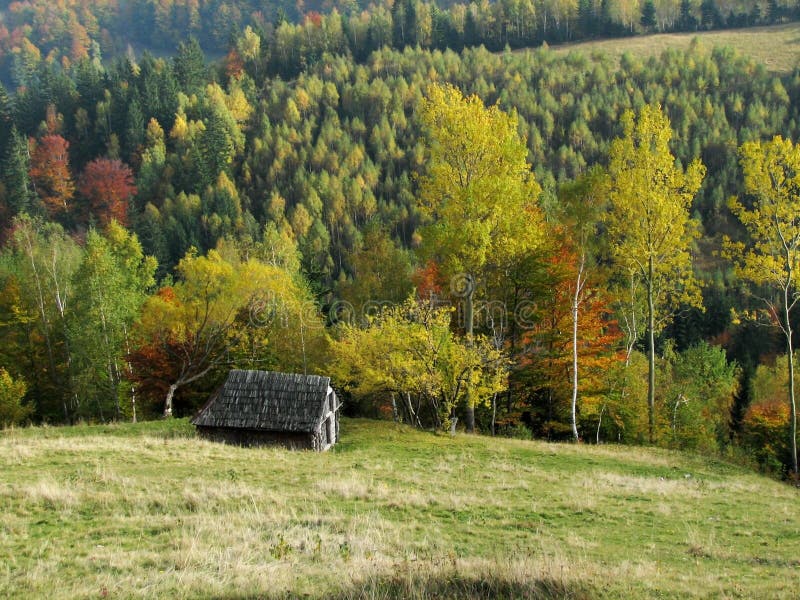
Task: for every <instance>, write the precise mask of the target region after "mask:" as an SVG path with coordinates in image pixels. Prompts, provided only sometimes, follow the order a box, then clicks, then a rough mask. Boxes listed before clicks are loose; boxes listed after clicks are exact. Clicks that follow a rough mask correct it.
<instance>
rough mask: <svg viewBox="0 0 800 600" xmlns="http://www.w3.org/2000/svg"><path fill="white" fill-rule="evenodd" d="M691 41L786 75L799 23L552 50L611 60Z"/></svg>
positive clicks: (797, 55) (798, 49) (799, 41)
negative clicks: (729, 51)
mask: <svg viewBox="0 0 800 600" xmlns="http://www.w3.org/2000/svg"><path fill="white" fill-rule="evenodd" d="M694 38H698V39H699V40H700V41H701V42H702V43H703V45H704V46H706V47H708V48H713V47H714V46H729V47H731V48H734V49H735V50H737V51H739V52H740V53H741V54H744V55H746V56H750V57H752V58H754V59H755V60H757V61H759V62H762V63H764V65H765V66H766V67H767V69H768V70H769V71H771V72H773V73H775V74H779V75H784V74H787V73H790V72H791V71H792V70H793V69H794V67H795V66H797V64H798V60H800V23H788V24H785V25H775V26H772V27H751V28H748V29H729V30H721V31H706V32H697V33H663V34H657V35H643V36H635V37H630V38H621V39H610V40H600V41H592V42H581V43H576V44H564V45H559V46H553V47H552V49H553V51H555V52H558V53H567V52H571V51H573V50H574V51H577V52H582V53H585V54H591V53H593V52H601V53H604V54H608V55H609V56H611V57H613V58H614V59H615V60H619V58H620V57H621V56H622V55H623V54H624V53H625V52H630V53H632V54H634V55H638V56H642V57H645V58H647V57H650V56H660V55H661V54H662V53H663V52H664V51H665V50H668V49H679V50H680V49H685V48H688V47H689V44H690V43H691V42H692V40H693V39H694Z"/></svg>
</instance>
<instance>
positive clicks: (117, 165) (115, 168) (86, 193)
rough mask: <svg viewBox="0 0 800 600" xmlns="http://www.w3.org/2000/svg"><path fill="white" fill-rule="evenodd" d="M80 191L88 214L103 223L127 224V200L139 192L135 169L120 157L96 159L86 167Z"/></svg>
mask: <svg viewBox="0 0 800 600" xmlns="http://www.w3.org/2000/svg"><path fill="white" fill-rule="evenodd" d="M79 191H80V194H81V196H82V197H83V198H84V199H85V200H86V203H87V206H88V210H89V214H90V215H92V216H94V218H95V219H97V221H98V222H99V223H100V225H103V226H104V225H106V224H108V223H109V222H110V221H111V220H116V221H118V222H119V223H121V224H123V225H126V224H127V222H128V203H129V202H130V199H131V198H132V197H133V196H134V195H135V194H136V186H135V185H134V183H133V172H132V171H131V169H130V167H129V166H128V165H126V164H125V163H123V162H122V161H120V160H117V159H109V158H96V159H94V160H93V161H92V162H90V163H89V164H87V165H86V168H85V169H84V171H83V175H82V176H81V180H80V187H79Z"/></svg>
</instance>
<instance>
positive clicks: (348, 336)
mask: <svg viewBox="0 0 800 600" xmlns="http://www.w3.org/2000/svg"><path fill="white" fill-rule="evenodd" d="M450 313H451V310H450V309H447V308H437V307H434V306H431V305H428V304H426V303H422V302H418V301H417V300H415V299H410V300H407V301H406V302H404V303H403V304H401V305H397V306H391V307H387V308H385V309H384V310H382V311H381V312H380V313H378V314H376V315H374V316H373V317H372V318H371V319H370V321H369V324H368V326H367V327H366V328H362V327H360V326H359V325H357V324H355V325H354V324H348V323H342V324H340V326H339V331H338V338H339V339H338V341H337V342H336V343H334V344H333V348H332V350H333V354H334V356H335V360H334V361H331V365H330V369H331V371H332V374H333V375H334V377H335V378H336V380H337V381H338V382H339V383H340V384H341V385H343V387H344V388H345V389H347V390H348V391H349V392H351V393H352V394H353V395H354V396H356V397H359V396H366V397H370V398H374V397H375V396H380V395H381V394H389V395H390V396H391V398H392V409H393V412H394V413H395V416H396V417H397V416H398V415H399V414H400V413H402V414H404V415H405V418H406V420H407V421H409V422H411V423H412V424H413V425H416V426H422V421H421V416H420V414H419V412H420V411H419V406H420V405H421V404H422V403H425V404H426V405H427V406H428V408H429V409H430V410H429V413H430V414H431V415H432V416H433V418H434V421H435V424H436V425H437V426H442V425H444V426H454V425H455V421H456V419H455V410H456V407H457V406H458V405H459V404H461V403H462V402H464V401H465V400H466V395H467V393H468V392H469V391H470V390H471V391H472V393H474V394H475V395H476V396H478V397H490V396H492V395H493V394H496V393H499V392H501V391H503V390H505V389H506V387H507V384H508V359H507V358H506V356H505V354H504V353H503V352H502V351H500V350H497V349H496V348H494V346H493V345H492V343H491V342H490V341H489V340H488V339H487V338H485V337H483V336H476V337H475V338H474V339H473V340H471V341H469V343H468V342H467V341H465V340H464V339H463V338H461V337H459V336H457V335H455V334H454V333H453V331H452V328H451V327H450V316H451V315H450ZM397 395H399V396H400V401H401V402H400V405H398V404H397V401H396V398H397ZM415 399H416V406H417V408H415V402H414V400H415Z"/></svg>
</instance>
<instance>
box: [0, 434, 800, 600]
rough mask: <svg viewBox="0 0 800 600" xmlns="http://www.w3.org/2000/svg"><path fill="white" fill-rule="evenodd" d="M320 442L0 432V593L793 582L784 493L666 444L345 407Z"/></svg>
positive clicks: (281, 592)
mask: <svg viewBox="0 0 800 600" xmlns="http://www.w3.org/2000/svg"><path fill="white" fill-rule="evenodd" d="M342 435H343V440H342V442H341V443H340V444H339V445H338V446H337V447H336V448H335V449H334V450H333V451H331V452H328V453H325V454H314V453H308V452H289V451H284V450H280V449H274V448H269V449H263V448H262V449H244V448H236V447H230V446H224V445H219V444H214V443H211V442H206V441H201V440H198V439H195V438H194V437H193V431H192V428H191V426H190V425H188V424H187V423H186V421H174V422H171V423H167V422H159V423H146V424H141V425H135V426H134V425H117V426H81V427H73V428H43V429H42V428H35V429H21V430H14V431H8V432H4V433H3V434H2V435H0V463H2V469H3V477H2V479H1V480H0V503H2V508H3V510H2V516H0V597H12V598H22V597H47V598H74V597H86V598H98V597H105V596H108V597H114V598H118V597H147V598H151V597H191V598H194V597H206V598H249V597H265V598H272V597H275V598H282V597H296V596H306V595H307V597H312V598H329V597H340V598H394V597H416V598H435V597H438V598H441V597H463V598H478V597H487V598H488V597H504V598H510V597H520V598H538V597H545V598H549V597H558V598H561V597H572V598H595V597H615V598H636V597H642V598H644V597H708V598H717V597H729V598H755V597H787V598H788V597H796V594H797V590H798V589H799V588H800V519H798V506H799V503H798V492H797V490H795V489H793V488H791V487H789V486H786V485H783V484H780V483H778V482H775V481H772V480H769V479H766V478H763V477H760V476H758V475H756V474H754V473H751V472H748V471H746V470H742V469H739V468H737V467H733V466H731V465H728V464H726V463H723V462H718V461H713V460H708V459H705V458H702V457H698V456H692V455H684V454H679V453H673V452H669V451H663V450H654V449H644V448H626V447H616V446H601V447H591V446H578V447H576V446H572V445H556V444H547V443H541V442H523V441H516V440H500V439H492V438H488V437H479V436H466V435H459V436H456V437H455V438H450V437H449V436H446V435H434V434H431V433H424V432H418V431H414V430H411V429H408V428H405V427H401V426H396V425H394V424H391V423H382V422H372V421H361V420H345V421H344V422H343V424H342Z"/></svg>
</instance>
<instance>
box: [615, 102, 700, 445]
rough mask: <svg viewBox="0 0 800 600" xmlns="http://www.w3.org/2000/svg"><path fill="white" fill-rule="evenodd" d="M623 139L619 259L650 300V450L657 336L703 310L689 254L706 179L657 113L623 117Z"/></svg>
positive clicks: (618, 180) (649, 110)
mask: <svg viewBox="0 0 800 600" xmlns="http://www.w3.org/2000/svg"><path fill="white" fill-rule="evenodd" d="M622 126H623V131H624V134H623V137H621V138H618V139H616V140H614V141H613V142H612V143H611V149H610V161H609V176H610V181H611V188H610V194H609V199H610V201H611V207H612V209H611V215H610V218H609V222H608V233H609V239H610V242H611V246H612V255H613V257H614V259H615V262H616V264H617V265H618V267H620V269H621V270H622V271H623V272H624V273H626V274H627V273H633V274H634V280H633V281H634V282H641V284H642V285H643V287H644V290H645V293H646V295H647V338H648V362H649V367H648V386H647V410H648V429H649V439H650V443H653V442H654V441H655V333H656V331H657V330H658V328H660V327H662V326H663V325H664V324H665V323H666V322H667V321H668V320H669V318H670V317H671V316H672V315H673V314H674V312H675V309H676V308H677V307H678V306H681V305H691V306H698V307H699V306H701V297H700V293H699V289H698V286H697V283H696V281H695V279H694V276H693V273H692V258H691V254H690V253H689V248H690V245H691V243H692V240H693V239H695V238H696V237H697V236H698V234H699V232H698V229H697V224H696V223H695V222H694V221H693V220H692V218H691V216H690V215H691V207H692V199H693V198H694V196H695V194H696V193H697V190H698V189H700V185H701V183H702V181H703V177H704V176H705V168H704V167H703V165H702V164H701V163H700V161H699V160H695V161H693V162H692V163H691V164H690V165H689V166H688V167H687V168H686V169H685V170H684V169H682V168H681V167H680V166H678V165H677V164H676V161H675V157H674V156H673V155H672V152H671V151H670V148H669V142H670V139H671V137H672V129H671V128H670V123H669V119H668V118H667V116H666V115H665V114H664V113H663V112H662V111H661V107H660V106H658V105H648V106H645V107H643V108H642V110H641V112H640V113H639V115H638V118H636V117H635V116H634V114H633V112H631V111H628V112H626V113H625V114H624V115H623V116H622Z"/></svg>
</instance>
